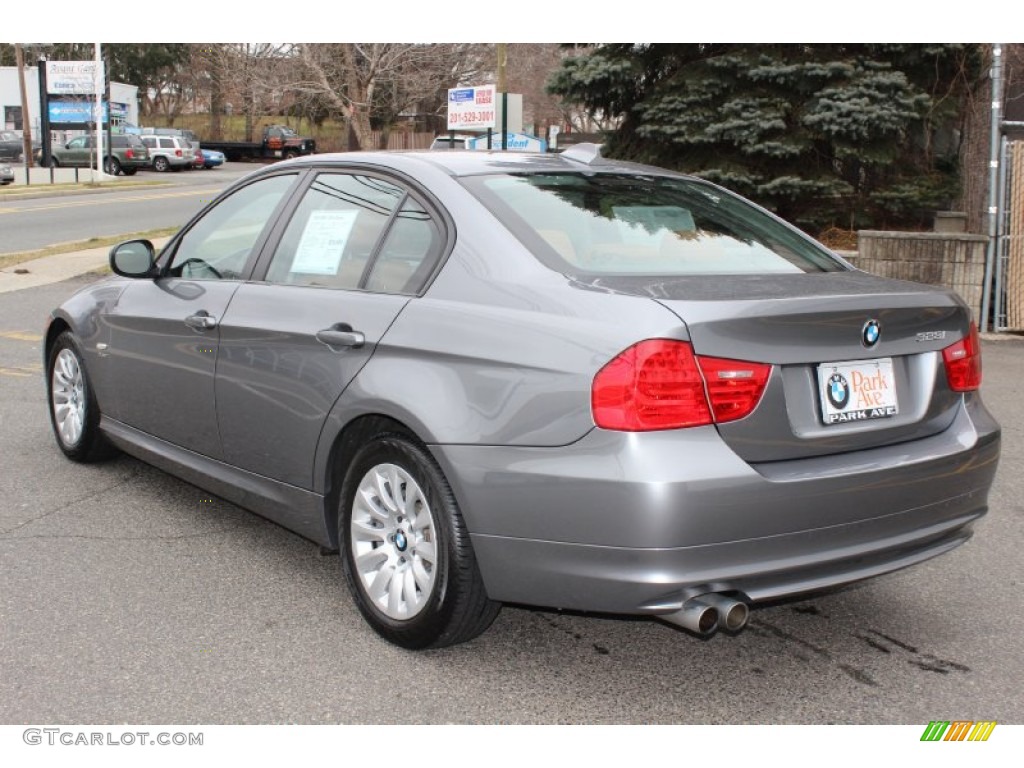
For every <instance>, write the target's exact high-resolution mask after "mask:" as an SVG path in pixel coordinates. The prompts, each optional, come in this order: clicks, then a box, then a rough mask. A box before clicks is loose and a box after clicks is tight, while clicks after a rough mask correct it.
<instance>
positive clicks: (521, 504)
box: [433, 396, 1000, 613]
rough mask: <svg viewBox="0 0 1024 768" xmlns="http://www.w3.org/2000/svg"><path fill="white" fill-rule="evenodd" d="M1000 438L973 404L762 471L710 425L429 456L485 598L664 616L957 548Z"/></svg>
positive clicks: (855, 575)
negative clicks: (894, 437)
mask: <svg viewBox="0 0 1024 768" xmlns="http://www.w3.org/2000/svg"><path fill="white" fill-rule="evenodd" d="M999 443H1000V433H999V427H998V425H997V424H996V423H995V421H994V420H993V419H992V418H991V416H990V415H989V414H988V412H987V411H986V410H985V409H984V407H983V406H982V404H981V401H980V398H978V397H977V396H971V397H969V398H967V399H966V400H965V404H964V406H963V407H962V408H961V409H960V412H959V413H958V415H957V417H956V419H955V420H954V422H953V424H952V425H951V426H950V428H949V429H947V430H945V431H944V432H942V433H941V434H938V435H934V436H932V437H929V438H926V439H923V440H917V441H914V442H912V443H904V444H900V445H895V446H888V447H885V448H877V449H872V450H868V451H859V452H856V453H848V454H843V455H839V456H829V457H820V458H814V459H802V460H797V461H790V462H775V463H773V464H767V465H755V466H752V465H749V464H746V463H745V462H743V461H742V460H741V459H739V457H737V456H736V455H735V454H734V453H733V452H732V451H731V450H729V448H728V447H727V446H726V445H725V444H724V443H723V442H722V440H721V439H720V438H719V437H718V435H717V432H715V430H714V429H713V428H704V429H693V430H683V431H678V432H661V433H646V434H624V433H613V432H603V431H600V430H594V431H593V432H591V433H590V434H588V435H587V436H586V437H585V438H583V439H582V440H580V441H579V442H577V443H575V444H573V445H571V446H565V447H560V448H522V447H519V448H509V447H482V446H434V447H433V450H434V452H435V455H436V456H437V457H438V460H439V461H440V463H441V465H442V467H443V468H444V470H445V472H446V475H447V476H448V478H449V480H450V481H451V482H452V485H453V488H454V490H455V494H456V497H457V498H458V500H459V503H460V507H461V509H462V512H463V515H464V517H465V519H466V523H467V526H468V527H469V529H470V531H471V533H472V539H473V544H474V548H475V552H476V555H477V559H478V561H479V564H480V569H481V573H482V575H483V578H484V582H485V584H486V586H487V590H488V594H489V595H490V596H491V597H492V598H493V599H495V600H502V601H506V602H520V603H528V604H533V605H545V606H551V607H556V608H571V609H578V610H593V611H606V612H614V613H663V612H670V611H672V610H675V609H678V608H679V606H680V605H681V604H682V602H683V601H684V600H685V599H686V598H687V597H689V596H692V595H695V594H700V593H703V592H708V591H719V592H728V591H736V592H739V593H741V594H742V595H743V596H745V597H746V598H747V599H749V600H752V601H758V600H766V599H772V598H777V597H782V596H786V595H793V594H799V593H803V592H808V591H813V590H818V589H823V588H827V587H831V586H836V585H839V584H844V583H847V582H851V581H856V580H859V579H863V578H867V577H870V576H875V575H878V574H881V573H885V572H888V571H892V570H896V569H899V568H903V567H906V566H908V565H912V564H914V563H917V562H920V561H922V560H925V559H928V558H930V557H934V556H936V555H939V554H942V553H944V552H947V551H949V550H951V549H953V548H955V547H956V546H958V545H959V544H962V543H963V542H964V541H966V540H967V539H968V538H969V537H970V535H971V530H970V529H971V524H972V523H973V521H975V520H976V519H977V518H979V517H981V516H982V515H983V514H984V513H985V511H986V509H987V507H986V504H987V496H988V491H989V488H990V486H991V484H992V480H993V478H994V475H995V470H996V466H997V463H998V458H999Z"/></svg>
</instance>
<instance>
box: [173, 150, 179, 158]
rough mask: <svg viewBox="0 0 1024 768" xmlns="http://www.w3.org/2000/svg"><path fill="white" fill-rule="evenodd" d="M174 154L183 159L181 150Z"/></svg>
mask: <svg viewBox="0 0 1024 768" xmlns="http://www.w3.org/2000/svg"><path fill="white" fill-rule="evenodd" d="M174 154H175V155H177V156H178V157H181V150H180V149H176V150H174Z"/></svg>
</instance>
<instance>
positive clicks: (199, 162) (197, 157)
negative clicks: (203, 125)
mask: <svg viewBox="0 0 1024 768" xmlns="http://www.w3.org/2000/svg"><path fill="white" fill-rule="evenodd" d="M192 152H193V157H192V165H191V167H192V168H202V167H203V165H204V163H205V161H204V160H203V151H202V150H201V149H199V148H198V147H193V148H192Z"/></svg>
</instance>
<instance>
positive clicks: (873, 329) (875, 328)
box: [860, 320, 882, 349]
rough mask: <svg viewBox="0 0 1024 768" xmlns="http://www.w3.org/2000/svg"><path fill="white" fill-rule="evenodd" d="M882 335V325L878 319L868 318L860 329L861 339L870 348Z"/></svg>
mask: <svg viewBox="0 0 1024 768" xmlns="http://www.w3.org/2000/svg"><path fill="white" fill-rule="evenodd" d="M881 337H882V327H881V326H880V325H879V324H878V321H877V320H868V321H867V322H866V323H864V327H863V328H862V329H861V331H860V341H861V344H863V345H864V346H865V347H867V348H868V349H871V347H873V346H875V344H877V343H878V340H879V339H880V338H881Z"/></svg>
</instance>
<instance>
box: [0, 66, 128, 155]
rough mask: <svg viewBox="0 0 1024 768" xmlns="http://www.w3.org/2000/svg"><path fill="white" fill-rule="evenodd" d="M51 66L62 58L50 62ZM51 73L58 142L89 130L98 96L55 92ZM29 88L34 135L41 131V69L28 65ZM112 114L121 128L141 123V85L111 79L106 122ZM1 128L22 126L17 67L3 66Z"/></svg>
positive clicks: (113, 123)
mask: <svg viewBox="0 0 1024 768" xmlns="http://www.w3.org/2000/svg"><path fill="white" fill-rule="evenodd" d="M50 65H51V69H52V68H53V67H54V66H60V62H50ZM51 79H52V77H51V76H48V77H47V81H48V85H49V86H50V87H49V89H48V90H50V94H49V97H48V99H47V101H48V114H49V117H50V128H51V131H52V133H53V139H54V141H55V142H60V143H63V142H64V141H65V140H66V139H67V138H68V137H69V136H71V135H74V134H76V133H79V132H81V131H84V130H87V129H88V128H89V121H90V120H92V108H93V105H94V103H95V100H94V97H92V96H86V95H77V94H73V93H54V92H53V91H54V84H53V83H52V82H50V81H51ZM25 90H26V96H27V98H28V117H29V125H30V126H31V128H32V137H33V138H38V137H39V135H40V133H39V131H40V116H41V111H40V103H39V69H38V67H35V66H33V67H26V68H25ZM108 113H109V115H110V122H111V126H112V127H113V128H114V130H115V131H117V129H118V127H119V126H122V125H126V124H128V125H138V124H139V89H138V86H134V85H127V84H125V83H115V82H111V83H110V104H109V105H107V104H106V101H105V100H104V122H106V119H107V117H106V116H107V114H108ZM0 128H3V129H5V130H11V131H21V130H22V114H21V91H20V88H19V85H18V68H17V67H0Z"/></svg>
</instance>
